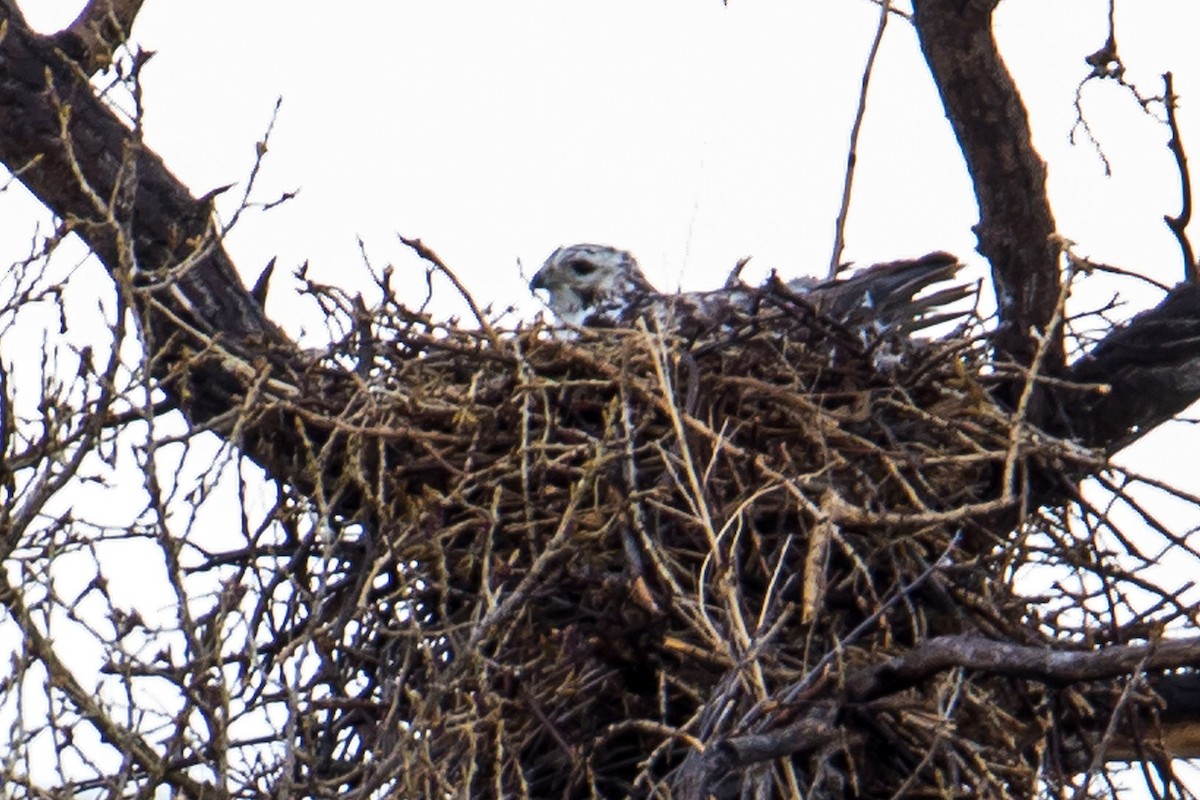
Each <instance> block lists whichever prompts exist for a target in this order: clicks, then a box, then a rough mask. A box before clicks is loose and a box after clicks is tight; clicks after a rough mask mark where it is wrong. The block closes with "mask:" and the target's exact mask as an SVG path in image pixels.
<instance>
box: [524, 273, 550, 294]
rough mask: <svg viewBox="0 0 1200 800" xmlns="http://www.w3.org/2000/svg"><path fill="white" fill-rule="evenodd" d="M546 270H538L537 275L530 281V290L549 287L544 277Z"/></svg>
mask: <svg viewBox="0 0 1200 800" xmlns="http://www.w3.org/2000/svg"><path fill="white" fill-rule="evenodd" d="M543 273H544V270H538V273H537V275H534V276H533V280H531V281H530V282H529V290H530V291H537V290H538V289H549V288H550V287H549V286H547V285H546V281H545V279H544V277H543Z"/></svg>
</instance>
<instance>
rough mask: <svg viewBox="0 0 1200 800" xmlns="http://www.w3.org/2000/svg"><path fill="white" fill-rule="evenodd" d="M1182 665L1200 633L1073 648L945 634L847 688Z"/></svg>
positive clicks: (881, 690) (1092, 676)
mask: <svg viewBox="0 0 1200 800" xmlns="http://www.w3.org/2000/svg"><path fill="white" fill-rule="evenodd" d="M1181 665H1200V637H1191V638H1188V639H1172V640H1165V641H1161V642H1155V643H1153V644H1138V645H1112V646H1109V647H1105V648H1103V649H1099V650H1078V651H1073V650H1052V649H1049V648H1045V647H1030V646H1026V645H1019V644H1014V643H1012V642H1000V641H996V640H993V639H985V638H984V637H982V636H977V635H958V636H941V637H938V638H936V639H929V640H927V641H925V642H922V643H921V644H919V645H917V646H916V647H915V648H913V649H912V650H909V651H908V652H906V653H904V654H903V655H899V656H896V657H895V658H892V659H890V660H888V661H885V662H884V663H882V664H879V665H877V666H875V667H873V668H871V669H867V670H863V671H862V672H860V673H858V674H857V675H854V676H852V677H851V678H850V680H849V681H847V684H846V692H845V693H846V698H847V700H848V701H850V702H860V703H861V702H867V701H869V700H874V699H876V698H879V697H883V696H885V695H889V694H894V693H896V692H899V691H903V690H904V689H907V688H909V687H912V686H915V685H916V684H918V683H920V682H921V681H924V680H927V679H929V678H931V677H933V676H934V675H936V674H938V673H939V672H944V671H946V670H948V669H953V668H955V667H965V668H967V669H973V670H980V671H983V672H989V673H993V674H996V675H1008V676H1011V677H1018V678H1030V679H1032V680H1039V681H1043V682H1046V683H1052V684H1069V683H1083V682H1085V681H1097V680H1102V679H1105V678H1115V677H1117V676H1120V675H1128V674H1130V673H1132V672H1135V671H1136V670H1137V669H1138V668H1139V667H1143V668H1145V669H1174V668H1177V667H1179V666H1181Z"/></svg>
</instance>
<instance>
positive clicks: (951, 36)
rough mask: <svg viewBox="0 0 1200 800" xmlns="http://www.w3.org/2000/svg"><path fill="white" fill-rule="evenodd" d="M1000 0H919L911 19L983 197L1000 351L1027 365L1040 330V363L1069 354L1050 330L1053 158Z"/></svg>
mask: <svg viewBox="0 0 1200 800" xmlns="http://www.w3.org/2000/svg"><path fill="white" fill-rule="evenodd" d="M996 5H997V0H917V2H914V3H913V8H914V12H915V13H914V16H913V23H914V25H915V26H916V29H917V35H918V37H919V39H920V43H921V50H922V52H923V53H924V54H925V59H926V61H927V62H928V64H929V69H930V72H931V73H932V74H933V79H934V81H935V82H936V83H937V87H938V92H939V93H940V94H941V97H942V103H943V105H944V106H945V108H946V117H947V118H948V119H949V120H950V124H951V125H952V126H953V127H954V135H955V137H956V138H957V139H958V142H959V145H960V146H961V147H962V151H963V157H964V158H965V159H966V163H967V170H968V171H969V172H970V175H971V182H972V184H973V186H974V188H975V198H976V200H977V201H978V203H979V223H978V225H976V226H975V232H976V234H977V235H978V237H979V252H980V253H981V254H983V255H984V256H985V257H986V258H987V260H988V262H989V263H990V264H991V267H992V280H993V283H994V286H995V292H996V307H997V310H998V314H999V317H1000V321H999V325H998V326H997V329H996V331H995V334H994V336H993V343H994V344H995V347H996V350H997V351H998V353H1000V354H1002V355H1004V356H1007V357H1009V358H1012V359H1013V360H1014V361H1016V362H1017V363H1019V364H1022V365H1026V366H1028V365H1030V364H1031V363H1032V362H1033V360H1034V358H1035V355H1036V353H1037V351H1038V340H1037V336H1036V335H1035V332H1041V333H1047V334H1049V335H1050V336H1051V337H1052V339H1051V341H1050V343H1049V346H1048V347H1047V348H1046V349H1045V353H1044V355H1043V359H1044V360H1043V362H1042V369H1044V370H1046V371H1048V372H1057V371H1059V369H1060V368H1061V365H1062V362H1063V347H1062V341H1061V331H1049V330H1048V327H1049V323H1050V321H1051V320H1052V319H1053V317H1054V312H1055V308H1056V306H1057V303H1058V298H1059V291H1060V277H1059V267H1058V258H1059V247H1058V245H1057V244H1056V242H1055V240H1054V232H1055V227H1054V216H1053V214H1052V213H1051V211H1050V201H1049V199H1048V198H1047V196H1046V165H1045V163H1044V162H1043V161H1042V159H1041V156H1039V155H1038V154H1037V151H1036V150H1034V148H1033V138H1032V135H1031V133H1030V130H1029V115H1028V114H1027V113H1026V111H1025V106H1024V104H1023V103H1022V102H1021V97H1020V95H1019V94H1018V92H1017V87H1016V84H1015V83H1014V82H1013V79H1012V76H1011V75H1010V74H1009V72H1008V69H1007V68H1006V67H1005V66H1004V61H1003V59H1002V58H1001V57H1000V51H999V48H998V47H997V45H996V39H995V37H994V36H993V35H992V11H993V9H994V8H995V7H996Z"/></svg>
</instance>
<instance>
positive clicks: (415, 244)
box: [397, 234, 500, 347]
mask: <svg viewBox="0 0 1200 800" xmlns="http://www.w3.org/2000/svg"><path fill="white" fill-rule="evenodd" d="M397 236H399V234H397ZM399 238H400V241H401V242H403V243H404V244H405V245H407V246H408V247H410V248H412V250H413V251H414V252H415V253H416V254H417V255H418V256H420V257H421V258H423V259H425V260H426V261H428V262H429V263H430V264H433V266H434V267H436V268H437V270H438V272H440V273H442V274H443V275H445V276H446V277H447V278H448V279H449V280H450V283H452V284H454V288H455V289H457V290H458V293H459V294H460V295H462V298H463V300H465V301H466V303H467V307H468V308H470V309H471V314H472V315H474V317H475V321H476V322H478V323H479V327H480V328H482V329H483V331H484V333H486V334H487V337H488V339H490V340H491V342H492V344H493V345H496V346H497V347H498V346H499V345H500V337H499V336H497V335H496V331H495V329H494V328H492V324H491V323H490V322H489V321H488V318H487V317H486V316H485V315H484V313H483V311H482V310H480V308H479V306H478V304H476V302H475V298H474V297H472V296H471V293H470V292H469V291H467V287H466V286H465V285H463V283H462V281H460V280H459V279H458V276H457V275H455V274H454V271H453V270H451V269H450V267H448V266H446V263H445V262H444V261H442V259H441V257H439V256H438V254H437V253H435V252H433V250H431V249H430V248H429V247H427V246H426V245H425V243H424V242H422V241H421V240H420V239H409V238H408V237H406V236H399Z"/></svg>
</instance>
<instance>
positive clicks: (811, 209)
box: [0, 0, 1200, 491]
mask: <svg viewBox="0 0 1200 800" xmlns="http://www.w3.org/2000/svg"><path fill="white" fill-rule="evenodd" d="M82 4H83V3H82V0H71V1H69V2H68V0H25V2H23V3H21V6H22V8H23V10H24V12H25V13H26V15H27V16H28V17H29V19H30V22H31V23H33V24H34V25H35V26H37V27H39V28H41V29H42V30H46V31H51V30H55V29H57V28H59V27H61V26H63V25H65V24H66V23H67V22H69V21H70V20H71V19H72V18H73V17H74V15H75V14H76V13H77V11H78V9H79V7H80V6H82ZM1106 12H1107V2H1105V0H1005V2H1004V3H1002V4H1001V9H1000V12H999V14H998V22H997V35H998V37H999V39H1000V42H1001V46H1002V49H1003V52H1004V55H1005V58H1006V60H1007V61H1008V64H1009V66H1010V68H1011V70H1012V71H1013V73H1014V75H1015V77H1016V79H1017V82H1018V85H1019V87H1020V89H1021V91H1022V94H1023V96H1024V99H1025V101H1026V104H1027V105H1028V107H1029V109H1030V113H1031V118H1032V124H1033V130H1034V138H1035V141H1036V144H1037V146H1038V148H1039V150H1040V152H1041V153H1042V155H1043V156H1044V157H1045V158H1046V160H1047V161H1048V163H1049V175H1050V193H1051V199H1052V202H1053V205H1054V211H1055V214H1056V217H1057V220H1058V223H1059V229H1060V232H1061V233H1062V234H1064V235H1065V236H1067V237H1069V238H1071V239H1073V240H1075V241H1076V242H1078V243H1079V252H1080V253H1081V254H1082V255H1086V256H1089V257H1092V258H1094V259H1095V260H1098V261H1103V262H1108V263H1112V264H1117V265H1120V266H1122V267H1125V268H1127V269H1132V270H1135V271H1139V272H1142V273H1143V274H1146V275H1149V276H1151V277H1153V278H1155V279H1156V280H1159V281H1161V282H1165V283H1174V282H1175V281H1176V280H1178V279H1179V277H1180V276H1181V275H1182V266H1181V263H1180V257H1179V251H1178V248H1177V247H1176V245H1175V242H1174V239H1173V238H1172V237H1171V235H1170V233H1169V232H1168V231H1167V229H1166V226H1165V225H1163V223H1162V215H1163V214H1173V213H1176V212H1177V211H1178V209H1179V183H1178V179H1177V176H1176V174H1175V167H1174V163H1173V161H1172V160H1171V157H1170V154H1169V153H1168V152H1167V150H1166V149H1165V141H1166V129H1165V128H1164V127H1163V126H1161V125H1159V124H1157V123H1155V122H1154V121H1153V120H1151V119H1150V118H1148V117H1146V116H1145V115H1143V114H1142V113H1141V111H1140V109H1139V108H1138V107H1137V105H1136V104H1135V103H1134V102H1133V100H1132V99H1131V98H1130V97H1129V96H1128V95H1127V94H1125V93H1123V92H1121V91H1119V90H1118V89H1117V88H1116V87H1115V86H1113V85H1111V84H1104V85H1100V84H1092V85H1090V86H1089V88H1088V89H1087V90H1086V91H1085V93H1084V102H1085V106H1084V107H1085V111H1086V112H1087V114H1088V116H1089V119H1090V121H1091V122H1092V124H1093V127H1094V130H1095V133H1096V135H1097V136H1098V138H1099V139H1100V141H1101V142H1102V144H1103V145H1104V147H1105V150H1106V152H1107V154H1108V156H1109V159H1110V160H1111V163H1112V168H1113V174H1112V176H1111V177H1105V175H1104V174H1103V168H1102V165H1101V162H1100V160H1099V158H1098V157H1097V156H1096V154H1095V152H1094V150H1093V149H1091V147H1090V146H1088V145H1087V144H1086V143H1085V144H1083V145H1081V146H1077V147H1071V146H1070V145H1069V144H1068V135H1069V133H1070V130H1071V127H1072V124H1073V121H1074V114H1075V112H1074V108H1073V100H1074V94H1075V89H1076V86H1077V84H1078V83H1079V81H1080V80H1081V78H1082V77H1083V76H1084V75H1085V74H1086V72H1087V70H1088V67H1087V66H1086V65H1085V64H1084V61H1083V58H1084V56H1085V55H1087V54H1088V53H1091V52H1093V51H1095V50H1097V49H1098V48H1099V47H1100V46H1101V45H1102V44H1103V42H1104V39H1105V35H1106ZM1117 15H1118V16H1117V24H1118V41H1119V45H1120V52H1121V54H1122V56H1123V58H1124V61H1125V64H1126V66H1127V67H1128V70H1129V71H1128V77H1129V79H1130V80H1132V81H1134V82H1135V83H1137V84H1138V85H1139V86H1140V87H1141V88H1142V90H1143V92H1144V93H1146V94H1158V93H1160V92H1161V81H1160V79H1159V76H1160V74H1161V73H1162V72H1164V71H1166V70H1173V71H1174V72H1175V76H1176V91H1177V92H1178V93H1179V94H1181V95H1182V97H1183V100H1182V104H1181V108H1180V112H1179V120H1180V124H1181V125H1182V128H1183V131H1184V135H1185V143H1186V144H1188V145H1190V146H1191V149H1192V151H1193V155H1194V164H1195V165H1197V166H1196V170H1197V175H1196V177H1197V179H1200V114H1198V113H1197V112H1196V109H1197V108H1200V102H1198V101H1196V100H1194V99H1193V98H1200V55H1198V52H1200V50H1198V49H1197V47H1196V44H1195V35H1196V31H1197V30H1198V29H1200V6H1197V4H1196V3H1195V0H1120V2H1119V4H1118V8H1117ZM877 20H878V9H877V8H876V7H875V6H873V5H871V4H870V3H869V2H867V0H823V2H812V1H807V0H729V6H728V7H725V6H722V4H721V2H720V0H597V1H595V2H570V1H568V0H511V1H510V2H505V3H500V2H495V1H494V0H491V1H489V0H457V1H453V0H442V2H437V3H433V2H423V3H418V2H411V1H409V2H404V1H403V0H400V1H398V2H389V3H384V2H364V1H363V0H349V1H348V2H343V3H338V4H333V3H328V2H320V3H318V2H313V1H312V0H292V1H290V2H282V1H281V0H275V2H267V1H266V0H209V2H202V3H201V2H192V3H182V2H178V1H177V0H175V1H173V0H147V2H146V5H145V8H144V10H143V11H142V14H141V16H140V17H139V19H138V24H137V27H136V28H135V37H134V38H135V39H136V41H137V42H138V43H139V44H140V45H141V46H142V47H143V48H145V49H148V50H153V51H156V52H157V55H156V56H155V57H154V59H153V60H152V61H151V62H150V63H149V64H148V65H147V67H146V68H145V71H144V73H143V78H144V92H145V105H146V109H147V111H146V120H145V122H146V131H147V141H148V143H149V145H150V147H152V148H153V149H154V150H155V151H157V152H158V153H159V154H160V155H161V156H162V157H163V159H164V160H165V162H166V163H167V165H168V166H169V167H170V168H171V169H172V170H173V171H174V172H175V174H176V175H178V176H179V177H180V178H181V179H183V180H184V182H186V183H187V184H188V185H189V186H191V187H192V188H193V190H194V191H195V192H197V193H203V192H206V191H208V190H210V189H212V188H214V187H217V186H220V185H223V184H227V183H231V182H235V181H242V180H244V179H245V177H246V175H247V174H248V171H249V168H250V166H251V164H252V161H253V158H254V145H255V142H256V141H257V140H258V139H259V138H260V136H261V135H262V133H263V131H264V130H265V128H266V125H267V122H268V120H269V118H270V115H271V110H272V107H273V105H274V102H275V99H276V98H277V97H279V96H282V97H283V107H282V110H281V112H280V114H279V119H278V123H277V126H276V131H275V135H274V138H273V139H272V142H271V152H270V154H269V156H268V159H267V162H266V165H265V169H264V172H263V175H262V176H261V183H260V189H259V191H258V194H257V197H258V198H259V199H260V200H264V201H267V200H272V199H274V198H275V197H276V196H278V195H279V194H280V193H281V192H283V191H288V190H292V189H295V188H299V189H300V190H301V191H300V195H299V196H298V198H297V199H296V200H295V201H293V202H291V203H289V204H287V205H285V206H284V207H282V208H279V209H277V210H275V211H273V212H271V213H270V214H267V215H252V216H251V217H249V218H248V219H247V220H245V221H244V222H243V223H242V224H241V226H240V227H239V228H238V229H237V230H236V231H235V232H234V234H233V235H232V236H231V237H230V240H229V241H228V248H229V250H230V252H231V254H232V256H233V258H234V261H235V262H236V263H237V264H238V265H239V268H240V269H241V271H242V275H243V278H244V279H245V280H246V281H247V282H248V283H252V282H253V280H254V278H255V276H256V275H257V273H258V271H259V270H260V269H261V268H262V266H263V265H264V264H266V262H267V261H268V260H269V259H270V258H271V257H273V256H278V258H279V269H277V271H276V279H275V281H274V283H273V286H272V294H271V297H270V301H269V304H268V311H269V312H270V313H271V315H272V316H273V317H274V318H275V319H277V320H278V321H279V322H281V324H283V325H284V326H285V327H286V328H288V329H289V330H290V331H291V332H292V333H293V334H296V333H298V332H299V331H300V329H301V327H302V326H303V327H308V328H309V329H319V321H318V320H317V319H316V318H315V317H314V316H313V310H312V308H311V307H309V306H306V305H304V304H301V303H298V302H297V301H296V299H295V297H294V296H293V295H292V292H291V287H292V283H291V280H290V277H289V275H290V272H291V270H292V269H293V268H295V267H296V266H298V265H299V264H300V263H302V262H304V261H305V260H308V261H310V263H311V268H310V274H311V275H312V276H313V277H315V278H317V279H319V280H322V281H326V282H331V283H338V284H341V285H345V286H348V287H354V286H358V287H362V288H363V289H364V290H366V289H367V287H368V286H369V282H368V281H367V280H366V276H365V274H364V271H363V269H362V267H361V264H360V259H359V255H358V247H357V243H356V237H357V236H361V237H362V238H363V240H364V242H365V244H366V248H367V251H368V253H369V254H370V255H371V257H372V260H373V261H374V262H375V263H376V264H377V265H383V264H385V263H389V262H391V263H394V264H395V265H396V267H397V268H398V270H400V272H399V274H400V275H403V274H409V275H411V276H412V279H413V291H414V299H415V298H418V297H419V296H421V294H423V271H424V270H423V266H422V265H421V264H420V263H418V262H417V260H416V259H415V257H413V256H412V255H411V254H409V253H408V252H407V250H406V249H405V248H403V246H402V245H400V243H399V242H398V241H397V240H396V238H395V234H397V233H402V234H404V235H406V236H419V237H421V238H422V239H423V240H424V241H425V242H426V243H427V244H429V245H430V246H432V247H433V248H434V249H435V250H437V251H438V252H439V253H440V254H441V255H442V256H443V258H444V259H445V260H446V261H447V263H449V264H450V266H451V267H452V268H453V269H454V270H455V271H456V272H457V273H458V275H459V277H460V278H461V279H462V280H463V281H464V282H465V283H466V284H467V285H468V286H469V287H470V288H471V289H472V291H473V293H474V295H475V296H476V298H477V299H478V300H480V301H482V302H492V303H495V304H497V305H500V306H503V305H507V304H518V305H519V306H520V307H521V309H522V310H523V312H524V313H525V314H533V313H535V311H536V310H537V309H538V308H539V306H538V304H537V302H536V301H535V300H534V299H533V298H531V297H530V295H529V292H528V290H527V289H526V288H525V278H522V276H521V274H520V272H519V269H518V266H517V260H518V259H520V260H521V261H522V262H523V263H524V268H525V273H526V277H528V275H531V274H532V272H533V271H534V270H535V269H536V268H537V266H538V265H539V264H540V263H541V260H542V259H543V258H544V257H545V256H546V255H547V254H548V253H549V252H550V251H551V250H552V249H554V248H555V247H557V246H558V245H560V244H568V243H573V242H577V241H598V242H605V243H610V244H616V245H619V246H622V247H625V248H627V249H630V250H632V251H633V252H634V253H635V254H636V255H637V256H638V257H639V259H640V260H641V262H642V265H643V267H644V268H645V269H646V271H647V273H648V274H649V276H650V277H651V279H652V280H653V281H655V282H656V283H657V284H658V285H659V286H660V287H661V288H664V289H666V288H674V287H678V286H683V287H686V288H689V289H693V288H695V289H699V288H709V287H713V286H716V285H718V284H720V283H721V282H722V280H723V279H724V276H725V274H726V272H727V271H728V269H729V268H730V267H731V266H732V265H733V263H734V262H735V261H736V260H737V259H738V258H740V257H742V256H746V255H751V256H753V257H754V260H753V261H752V262H751V263H752V265H753V266H755V267H756V268H757V269H758V270H759V271H760V272H759V274H761V273H763V272H765V271H766V270H767V269H769V268H776V269H778V270H779V271H780V273H781V274H782V275H784V276H791V275H798V274H823V273H824V271H825V269H826V268H827V264H828V260H829V255H830V251H831V246H832V239H833V220H834V217H835V215H836V213H837V204H838V200H839V197H840V193H841V181H842V175H843V172H844V168H845V161H846V141H847V137H848V132H849V130H850V125H851V122H852V118H853V113H854V108H855V104H856V102H857V91H858V84H859V81H860V79H861V70H862V67H863V63H864V59H865V56H866V53H867V50H868V47H869V45H870V42H871V39H872V37H873V35H874V31H875V26H876V23H877ZM12 194H13V193H12V192H10V193H9V196H8V197H6V198H4V200H3V203H4V205H3V212H4V229H5V230H4V232H5V233H9V232H11V233H13V234H15V235H16V237H17V238H16V242H17V244H15V245H14V243H13V242H12V241H9V242H8V243H7V244H5V242H4V241H3V240H4V233H0V248H3V251H4V253H5V254H7V252H8V249H11V248H12V247H14V246H16V247H20V246H21V244H20V243H25V242H28V237H29V230H28V227H23V226H22V225H21V224H14V222H15V223H19V222H20V219H21V217H20V214H19V213H18V212H17V211H16V210H14V208H13V206H14V205H16V202H15V200H14V199H13V197H12ZM237 195H239V192H237V191H232V192H229V193H228V194H227V196H226V202H227V203H228V202H230V201H233V200H234V198H235V196H237ZM223 208H225V209H226V211H228V205H226V206H223ZM975 221H976V209H975V204H974V200H973V196H972V194H971V188H970V184H969V182H968V179H967V175H966V171H965V167H964V166H963V163H962V159H961V154H960V153H959V151H958V148H957V145H956V143H955V141H954V139H953V136H952V135H951V131H950V127H949V124H948V123H947V122H946V120H945V118H944V114H943V111H942V109H941V106H940V103H939V101H938V98H937V95H936V91H935V89H934V86H933V83H932V80H931V78H930V76H929V74H928V72H927V70H926V69H925V67H924V64H923V62H922V61H921V58H920V53H919V51H918V48H917V43H916V37H915V35H914V33H913V32H912V30H911V29H910V27H909V26H908V24H907V23H906V22H904V21H903V20H901V19H898V18H893V20H892V22H891V23H890V24H889V26H888V31H887V34H886V36H885V40H884V47H883V50H882V53H881V55H880V59H879V62H878V64H877V69H876V73H875V75H874V78H873V83H872V91H871V95H870V105H869V109H868V113H867V118H866V123H865V128H864V132H863V138H862V142H861V145H860V152H859V160H858V172H857V178H856V190H855V200H854V203H853V205H852V208H851V216H850V224H849V228H848V247H847V250H846V253H845V257H846V258H849V259H854V260H856V261H859V262H861V263H869V262H871V261H876V260H890V259H894V258H898V257H903V256H911V255H919V254H921V253H924V252H927V251H930V250H937V249H945V250H950V251H952V252H955V253H957V254H958V255H960V256H961V257H963V258H964V259H966V260H967V261H968V262H970V263H972V264H975V265H977V266H978V267H979V268H980V269H982V261H981V259H980V258H979V257H978V255H977V254H976V253H975V252H974V250H973V247H974V243H975V239H974V235H973V234H972V233H971V230H970V227H971V225H972V224H973V223H974V222H975ZM1193 228H1194V230H1193V238H1194V239H1195V240H1196V242H1197V244H1200V225H1194V226H1193ZM4 260H5V263H7V261H8V260H9V259H4ZM980 274H982V272H980ZM91 279H94V280H97V281H104V280H105V279H104V278H103V276H102V275H99V274H97V275H95V277H94V278H91ZM1101 284H1103V285H1101ZM1116 288H1120V289H1121V290H1122V291H1123V292H1126V291H1129V292H1130V294H1129V296H1130V297H1131V298H1133V302H1134V303H1136V304H1137V306H1138V307H1141V306H1145V305H1148V304H1151V303H1152V302H1154V300H1155V299H1156V295H1154V294H1153V293H1147V292H1137V291H1133V290H1134V289H1135V287H1134V286H1132V285H1129V284H1121V285H1120V286H1119V287H1116ZM1113 289H1114V285H1113V284H1112V283H1108V282H1103V281H1102V280H1100V279H1097V280H1095V281H1093V282H1092V284H1091V285H1090V286H1089V287H1088V289H1086V290H1084V291H1082V292H1081V293H1080V294H1081V298H1080V299H1081V302H1084V303H1087V302H1093V303H1094V302H1100V299H1101V298H1103V297H1104V296H1106V295H1105V292H1107V291H1111V290H1113ZM106 290H107V287H104V286H99V285H98V286H97V291H99V292H102V293H103V292H105V291H106ZM451 296H452V292H451V291H450V290H449V289H448V288H446V289H445V291H444V293H443V297H445V298H447V303H446V305H445V306H444V308H446V309H456V308H457V306H455V305H453V304H452V303H450V302H449V298H450V297H451ZM1184 435H1189V436H1190V439H1187V438H1183V436H1184ZM1127 460H1135V461H1136V463H1137V465H1138V467H1139V468H1140V469H1143V470H1145V471H1147V472H1151V473H1154V474H1158V475H1160V476H1162V477H1164V478H1167V479H1171V480H1175V481H1178V482H1180V483H1182V484H1183V485H1184V486H1185V488H1190V489H1191V490H1193V491H1195V490H1197V489H1200V487H1198V486H1196V485H1195V483H1196V482H1193V481H1192V479H1191V478H1189V477H1188V476H1192V475H1196V474H1197V466H1198V462H1200V455H1198V448H1197V442H1196V436H1195V435H1194V434H1193V433H1192V432H1191V431H1190V429H1189V428H1187V427H1185V426H1183V425H1180V424H1174V425H1170V426H1165V429H1164V430H1163V431H1161V432H1159V433H1157V434H1155V435H1153V436H1151V437H1148V439H1147V441H1146V442H1144V443H1143V444H1141V445H1139V446H1138V447H1137V448H1135V452H1134V453H1133V454H1131V455H1129V456H1128V457H1127ZM1198 482H1200V481H1198ZM1189 484H1191V485H1189Z"/></svg>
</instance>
